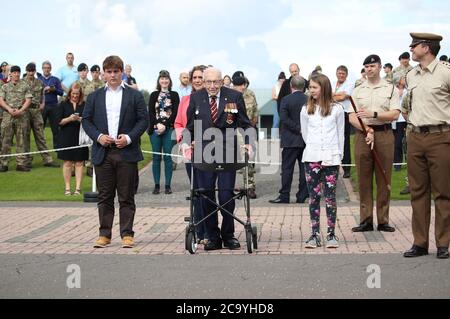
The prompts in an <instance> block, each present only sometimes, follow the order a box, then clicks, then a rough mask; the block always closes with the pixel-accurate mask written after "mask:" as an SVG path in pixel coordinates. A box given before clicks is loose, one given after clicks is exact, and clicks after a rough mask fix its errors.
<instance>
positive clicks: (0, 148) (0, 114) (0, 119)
mask: <svg viewBox="0 0 450 319" xmlns="http://www.w3.org/2000/svg"><path fill="white" fill-rule="evenodd" d="M2 120H3V112H1V113H0V128H1V127H2ZM1 152H2V131H1V129H0V154H1Z"/></svg>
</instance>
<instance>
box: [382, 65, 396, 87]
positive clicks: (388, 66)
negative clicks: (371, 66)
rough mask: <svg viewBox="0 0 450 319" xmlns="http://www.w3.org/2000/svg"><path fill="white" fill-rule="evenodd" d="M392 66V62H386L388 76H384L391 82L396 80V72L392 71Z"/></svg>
mask: <svg viewBox="0 0 450 319" xmlns="http://www.w3.org/2000/svg"><path fill="white" fill-rule="evenodd" d="M392 68H393V66H392V64H390V63H386V64H385V65H384V66H383V70H384V73H386V76H385V77H384V79H385V80H386V81H388V82H389V83H393V82H394V73H393V72H392Z"/></svg>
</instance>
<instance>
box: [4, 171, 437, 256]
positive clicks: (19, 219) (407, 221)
mask: <svg viewBox="0 0 450 319" xmlns="http://www.w3.org/2000/svg"><path fill="white" fill-rule="evenodd" d="M241 179H242V177H238V183H239V180H241ZM162 181H163V180H162ZM173 181H174V182H173V184H172V188H173V190H174V193H173V194H171V195H164V194H161V195H152V194H151V191H152V189H153V182H152V175H151V167H147V168H145V169H144V170H143V171H141V178H140V187H139V192H138V195H137V197H136V201H137V213H136V218H135V227H134V230H135V232H136V237H135V240H136V247H135V248H133V249H123V248H121V247H120V238H119V235H118V233H119V230H118V214H117V209H116V220H115V225H114V229H113V241H112V245H111V246H110V247H108V248H106V249H94V248H93V247H92V245H93V242H94V240H95V239H96V237H97V232H98V215H97V209H96V206H95V204H88V203H68V204H65V203H39V202H37V203H36V202H35V203H16V202H14V203H5V202H3V203H0V254H1V253H7V254H40V253H46V254H144V255H161V254H164V255H165V254H168V255H173V254H186V253H187V252H186V251H185V250H184V238H185V225H186V224H185V222H184V217H185V216H188V215H189V209H188V201H186V199H185V197H186V196H187V194H188V187H189V185H188V184H187V177H186V172H185V169H184V165H179V166H178V169H177V170H176V171H175V172H174V177H173ZM294 181H298V171H296V172H295V174H294ZM279 184H280V176H279V172H275V173H272V174H258V175H257V193H258V199H256V200H252V201H251V205H252V209H251V215H252V224H253V225H256V226H257V227H258V239H259V243H258V246H259V247H258V248H259V249H258V250H257V251H256V252H255V253H256V254H262V255H267V254H269V255H271V254H283V255H292V254H370V253H398V254H400V253H401V252H403V251H404V250H406V249H408V248H410V247H411V245H412V232H411V206H410V204H409V202H392V207H391V210H390V216H391V217H390V222H391V224H392V225H393V226H394V227H395V228H396V229H397V231H396V232H394V233H381V232H378V231H374V232H367V233H352V232H351V227H352V226H354V225H356V224H357V223H358V221H359V211H358V209H359V203H358V202H357V195H356V194H354V193H353V192H352V190H351V185H350V183H349V181H348V180H344V179H342V178H340V179H339V185H338V221H337V228H336V235H337V236H338V237H339V239H340V245H341V246H340V247H339V248H338V249H326V248H323V247H321V248H318V249H315V250H309V249H305V248H304V242H305V240H306V239H307V238H308V237H309V235H310V219H309V212H308V206H307V204H278V205H276V204H269V203H268V200H269V199H272V198H275V197H276V196H277V194H278V189H279V187H280V186H279ZM293 186H294V187H293V189H294V190H295V187H296V186H295V182H294V183H293ZM294 196H295V191H294V192H293V193H292V194H291V201H294V200H295V197H294ZM237 207H238V209H237V212H236V214H237V216H238V217H241V218H243V217H244V211H243V208H242V202H241V201H237ZM321 214H322V220H321V227H322V234H323V235H324V234H325V232H326V217H325V212H324V210H323V209H322V213H321ZM433 225H434V220H433V219H432V221H431V230H430V231H431V235H430V238H431V242H430V250H431V252H432V251H433V247H434V246H435V245H434V242H433V241H434V235H433V234H434V227H433ZM236 237H237V238H238V239H239V240H240V242H241V245H242V247H243V248H242V249H241V250H237V251H230V250H227V249H224V250H220V251H214V252H205V251H204V250H203V248H202V247H200V248H199V250H198V253H199V254H247V251H246V249H245V233H244V232H243V227H242V226H241V225H240V224H238V223H236Z"/></svg>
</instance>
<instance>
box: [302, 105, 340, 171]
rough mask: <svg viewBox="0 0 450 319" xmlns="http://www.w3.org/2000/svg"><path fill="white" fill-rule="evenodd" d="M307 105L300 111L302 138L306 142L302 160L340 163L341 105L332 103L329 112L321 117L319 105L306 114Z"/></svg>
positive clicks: (329, 164) (328, 164)
mask: <svg viewBox="0 0 450 319" xmlns="http://www.w3.org/2000/svg"><path fill="white" fill-rule="evenodd" d="M306 109H307V106H306V105H305V106H303V108H302V111H301V112H300V124H301V130H302V136H303V140H304V141H305V143H306V147H305V150H304V151H303V158H302V162H313V163H314V162H322V165H324V166H336V165H340V164H341V161H342V158H343V154H344V126H345V116H344V109H343V106H342V105H341V104H339V103H335V104H333V105H332V109H331V114H330V115H328V116H326V117H323V116H322V115H321V114H320V107H316V112H315V113H314V114H312V115H308V113H307V111H306Z"/></svg>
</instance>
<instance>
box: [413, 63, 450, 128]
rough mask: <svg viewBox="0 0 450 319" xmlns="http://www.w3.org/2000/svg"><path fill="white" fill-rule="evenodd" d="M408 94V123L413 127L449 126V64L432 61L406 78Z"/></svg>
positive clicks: (419, 67) (415, 69)
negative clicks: (409, 100)
mask: <svg viewBox="0 0 450 319" xmlns="http://www.w3.org/2000/svg"><path fill="white" fill-rule="evenodd" d="M406 81H407V86H408V91H409V94H410V99H411V102H410V108H411V109H410V110H409V112H410V114H409V122H410V123H411V124H412V125H414V126H425V125H441V124H450V64H449V63H446V64H444V63H439V62H438V61H437V60H434V61H433V62H432V63H430V65H428V66H427V67H426V68H425V69H422V67H421V66H420V65H418V66H416V67H415V68H414V69H412V70H411V71H410V72H409V73H408V74H407V76H406Z"/></svg>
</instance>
